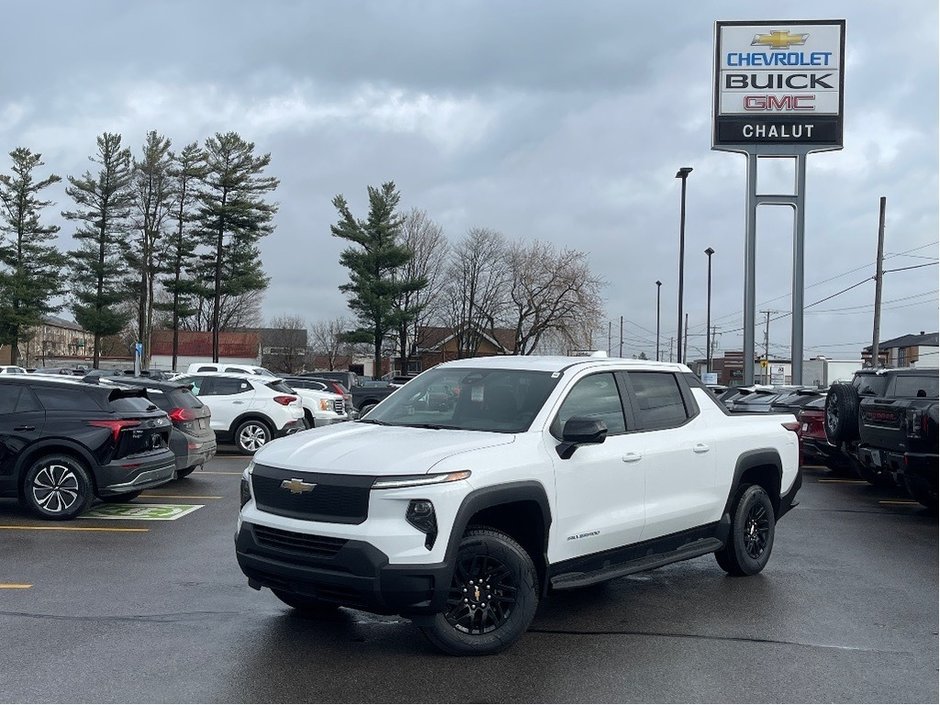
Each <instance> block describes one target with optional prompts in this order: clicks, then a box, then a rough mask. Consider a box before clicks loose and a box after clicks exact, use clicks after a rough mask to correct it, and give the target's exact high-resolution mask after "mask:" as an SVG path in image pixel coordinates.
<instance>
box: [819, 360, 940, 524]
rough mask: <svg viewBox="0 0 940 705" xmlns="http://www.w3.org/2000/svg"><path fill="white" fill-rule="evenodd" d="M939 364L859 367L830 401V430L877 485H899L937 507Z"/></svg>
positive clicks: (832, 438) (832, 392)
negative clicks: (907, 366) (914, 367)
mask: <svg viewBox="0 0 940 705" xmlns="http://www.w3.org/2000/svg"><path fill="white" fill-rule="evenodd" d="M938 386H940V383H938V376H937V371H936V370H935V369H913V368H907V369H880V370H860V371H858V372H856V373H855V376H854V377H853V379H852V382H851V384H833V385H832V386H831V387H830V388H829V394H828V397H827V400H826V435H827V437H828V439H829V442H830V443H832V444H833V445H838V446H839V447H841V448H842V449H843V450H844V451H845V452H846V453H848V454H850V455H851V456H853V457H854V458H855V459H856V460H857V461H858V462H857V463H856V468H857V470H858V472H859V475H860V476H861V477H862V478H863V479H865V480H867V481H868V482H870V483H872V484H875V485H882V484H888V485H890V484H895V483H896V484H899V485H901V486H903V487H904V488H906V489H907V490H908V492H909V493H910V494H911V496H912V497H913V498H914V499H916V500H917V501H918V502H921V503H922V504H924V505H925V506H928V507H934V508H935V507H936V506H937V485H938V482H937V464H938V448H937V445H938V437H937V403H938Z"/></svg>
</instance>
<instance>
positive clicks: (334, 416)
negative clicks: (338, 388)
mask: <svg viewBox="0 0 940 705" xmlns="http://www.w3.org/2000/svg"><path fill="white" fill-rule="evenodd" d="M284 383H285V384H287V386H288V387H290V388H291V389H293V390H294V392H295V393H296V394H297V396H299V397H300V401H301V403H302V404H303V406H304V418H305V419H306V421H307V426H308V427H309V428H320V427H321V426H329V425H330V424H334V423H340V422H341V421H347V420H349V411H348V410H347V409H346V400H345V399H344V398H343V395H342V394H336V393H334V392H327V391H325V390H324V387H325V385H324V384H323V383H322V382H318V381H314V380H312V379H307V378H304V377H285V378H284Z"/></svg>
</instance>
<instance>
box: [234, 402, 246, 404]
mask: <svg viewBox="0 0 940 705" xmlns="http://www.w3.org/2000/svg"><path fill="white" fill-rule="evenodd" d="M232 403H233V404H244V403H245V402H243V401H233V402H232Z"/></svg>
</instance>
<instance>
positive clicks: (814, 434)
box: [796, 395, 854, 472]
mask: <svg viewBox="0 0 940 705" xmlns="http://www.w3.org/2000/svg"><path fill="white" fill-rule="evenodd" d="M796 418H797V421H799V424H800V430H799V432H798V433H799V436H800V464H801V465H804V464H805V465H824V466H825V467H827V468H829V469H830V470H834V471H836V472H845V471H847V470H850V469H851V470H852V471H853V472H854V462H853V460H854V459H853V458H852V457H851V456H849V455H848V454H846V453H845V451H843V450H842V448H841V447H839V446H835V445H833V444H832V443H830V442H829V439H828V438H826V396H825V395H822V396H819V397H818V398H816V399H813V400H811V401H810V402H808V403H807V404H806V405H804V406H803V407H802V408H801V409H800V410H799V411H798V412H797V417H796Z"/></svg>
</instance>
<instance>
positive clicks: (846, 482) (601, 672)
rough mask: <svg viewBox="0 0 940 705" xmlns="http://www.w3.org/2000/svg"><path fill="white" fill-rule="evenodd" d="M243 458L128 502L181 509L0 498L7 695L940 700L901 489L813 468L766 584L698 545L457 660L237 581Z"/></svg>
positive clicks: (395, 622) (929, 563)
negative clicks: (108, 514)
mask: <svg viewBox="0 0 940 705" xmlns="http://www.w3.org/2000/svg"><path fill="white" fill-rule="evenodd" d="M245 463H246V459H245V458H244V457H240V456H221V457H219V458H217V459H215V460H213V461H212V463H210V464H209V465H208V466H207V467H206V468H205V472H197V473H194V474H193V475H191V476H190V477H189V478H186V479H184V480H179V481H176V482H173V483H171V484H169V485H165V486H164V487H161V488H158V489H156V490H153V491H150V492H147V493H145V495H146V496H142V497H141V498H140V499H138V500H137V502H135V503H136V504H149V503H161V502H162V503H175V504H185V505H202V506H201V508H199V509H197V510H195V511H193V512H191V513H189V514H187V515H185V516H182V517H180V518H179V519H177V520H175V521H141V520H130V519H121V520H103V519H87V518H83V519H78V520H75V521H72V522H68V523H65V524H58V523H44V522H41V521H38V520H35V519H33V518H32V517H30V516H29V515H27V514H26V513H24V512H23V510H21V509H20V508H19V507H18V506H17V505H16V503H15V502H13V501H9V500H0V701H3V702H120V703H131V702H152V703H162V702H252V703H266V702H468V703H469V702H728V703H738V702H885V703H888V702H937V701H938V698H940V694H938V564H937V557H938V541H937V538H938V537H937V519H936V516H935V515H931V514H930V513H929V512H927V511H925V510H923V509H921V508H920V507H919V505H915V504H913V503H912V502H910V501H909V500H908V499H907V498H906V497H904V496H903V495H902V494H899V493H896V492H894V493H892V492H886V491H884V490H876V489H875V488H872V487H870V486H868V485H867V484H865V483H862V482H857V481H852V480H851V479H847V478H839V477H833V476H831V475H829V474H828V473H827V472H826V471H824V470H821V469H814V468H807V469H806V479H805V483H804V486H803V489H802V490H801V492H800V495H799V499H800V505H799V506H798V507H797V508H796V509H794V510H793V511H792V512H791V513H790V514H789V515H788V516H787V517H785V518H784V519H783V520H782V521H781V522H780V524H778V526H777V534H776V542H775V546H774V550H773V555H772V557H771V559H770V563H769V565H768V566H767V568H766V569H765V571H764V572H763V573H762V574H760V575H758V576H754V577H752V578H730V577H727V576H725V575H724V573H723V572H722V571H721V570H719V569H718V567H717V565H716V563H715V561H714V560H713V558H712V557H710V556H706V557H702V558H698V559H695V560H692V561H687V562H685V563H681V564H676V565H673V566H668V567H665V568H661V569H659V570H656V571H652V572H650V573H646V574H641V575H636V576H631V577H628V578H623V579H620V580H616V581H613V582H610V583H607V584H604V585H600V586H595V587H591V588H586V589H582V590H577V591H571V592H567V593H559V594H556V595H553V596H551V597H549V598H548V599H546V600H544V601H543V603H542V604H541V606H540V608H539V612H538V614H537V616H536V619H535V621H534V623H533V625H532V627H531V629H530V630H529V633H528V634H526V635H525V636H524V637H523V639H522V640H521V641H520V642H518V643H517V644H516V645H515V646H514V647H513V648H512V649H510V650H509V651H508V652H505V653H503V654H500V655H497V656H490V657H483V658H472V659H468V658H464V659H459V658H452V657H448V656H444V655H442V654H440V653H439V652H437V651H436V650H435V649H434V648H433V647H432V646H431V645H430V644H429V643H427V642H426V641H425V640H424V638H423V636H422V635H421V633H420V632H419V631H418V630H417V628H415V627H414V626H413V625H411V624H410V622H408V621H407V620H404V619H401V618H396V617H376V616H372V615H368V614H365V613H362V612H357V611H353V610H340V611H339V613H338V614H336V615H335V616H333V617H331V618H329V619H319V620H317V619H307V618H301V617H298V616H296V615H294V614H293V613H292V612H291V610H290V609H288V608H286V607H284V606H283V605H281V603H279V602H278V601H277V599H276V598H274V596H273V595H272V594H271V593H270V592H268V591H262V592H256V591H254V590H251V589H250V588H248V586H247V583H246V581H245V579H244V578H243V576H242V575H241V573H240V571H239V569H238V566H237V565H236V563H235V560H234V549H233V541H232V536H233V531H234V527H235V516H236V513H237V507H238V482H239V475H240V473H241V469H242V468H243V467H244V466H245ZM37 527H38V528H37ZM74 529H83V530H81V531H75V530H74ZM85 529H95V530H94V531H91V530H85ZM117 529H121V531H116V530H117ZM127 529H131V530H132V531H127ZM25 586H29V587H25Z"/></svg>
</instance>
